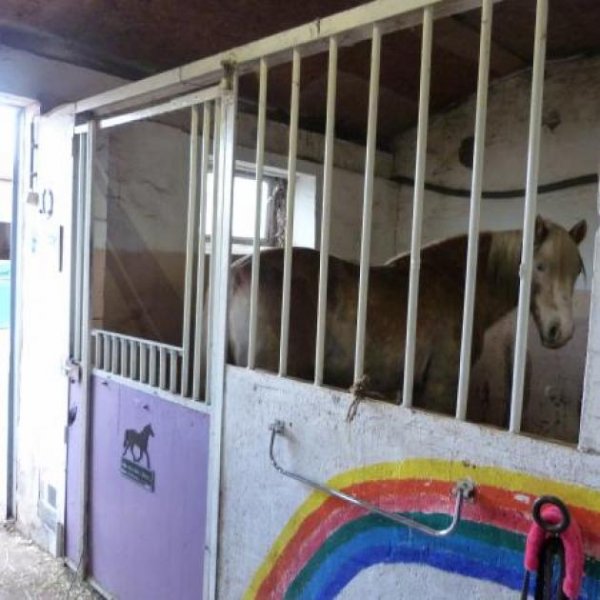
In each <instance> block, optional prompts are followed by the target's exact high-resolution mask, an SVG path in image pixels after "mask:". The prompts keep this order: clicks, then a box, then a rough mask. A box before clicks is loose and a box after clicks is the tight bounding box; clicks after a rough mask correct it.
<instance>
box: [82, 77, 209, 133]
mask: <svg viewBox="0 0 600 600" xmlns="http://www.w3.org/2000/svg"><path fill="white" fill-rule="evenodd" d="M218 96H219V86H213V87H210V88H206V89H204V90H200V91H199V92H193V93H191V94H186V95H185V96H178V97H177V98H173V99H172V100H169V101H167V102H163V103H162V104H155V105H154V106H150V107H148V108H141V109H139V110H136V111H133V112H128V113H125V114H122V115H116V116H114V117H107V118H106V119H100V120H99V121H98V128H99V129H110V128H111V127H117V126H119V125H125V124H127V123H134V122H135V121H142V120H144V119H151V118H152V117H158V116H159V115H164V114H166V113H170V112H174V111H176V110H183V109H184V108H189V107H190V106H194V105H197V104H202V103H203V102H207V101H209V100H214V99H215V98H217V97H218ZM82 127H85V126H84V125H83V126H82V125H78V126H77V127H75V133H79V130H80V129H81V128H82Z"/></svg>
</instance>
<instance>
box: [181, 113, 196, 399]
mask: <svg viewBox="0 0 600 600" xmlns="http://www.w3.org/2000/svg"><path fill="white" fill-rule="evenodd" d="M191 112H192V119H191V125H190V170H189V186H188V213H187V232H186V244H185V283H184V292H183V336H182V342H181V345H182V347H183V365H182V367H181V395H182V396H187V395H188V387H189V385H188V384H189V381H188V380H189V372H190V341H191V322H192V286H193V283H192V282H193V276H194V245H195V243H194V241H195V235H196V206H197V201H198V120H199V112H198V106H197V105H196V106H192V110H191Z"/></svg>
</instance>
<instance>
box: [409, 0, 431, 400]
mask: <svg viewBox="0 0 600 600" xmlns="http://www.w3.org/2000/svg"><path fill="white" fill-rule="evenodd" d="M432 38H433V9H432V8H430V7H429V8H426V9H425V10H424V11H423V39H422V44H421V75H420V77H421V82H420V89H419V120H418V126H417V157H416V165H415V189H414V198H413V219H412V238H411V245H410V277H409V288H408V311H407V316H406V342H405V346H404V348H405V350H404V385H403V390H402V404H403V405H404V406H406V407H410V406H412V393H413V380H414V371H415V343H416V335H417V303H418V300H419V271H420V269H421V229H422V225H423V197H424V192H425V162H426V158H427V128H428V126H429V86H430V80H431V45H432Z"/></svg>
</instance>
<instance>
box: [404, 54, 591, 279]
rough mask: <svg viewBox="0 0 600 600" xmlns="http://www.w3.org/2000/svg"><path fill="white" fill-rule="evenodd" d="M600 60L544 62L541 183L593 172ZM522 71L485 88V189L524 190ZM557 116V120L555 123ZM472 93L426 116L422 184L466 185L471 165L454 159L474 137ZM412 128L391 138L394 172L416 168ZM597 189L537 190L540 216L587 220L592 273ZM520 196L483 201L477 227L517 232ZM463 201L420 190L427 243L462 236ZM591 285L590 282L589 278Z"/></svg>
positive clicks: (525, 92)
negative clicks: (455, 104) (424, 178)
mask: <svg viewBox="0 0 600 600" xmlns="http://www.w3.org/2000/svg"><path fill="white" fill-rule="evenodd" d="M599 71H600V59H599V58H593V59H587V60H573V61H565V62H558V63H549V64H548V66H547V70H546V72H547V75H546V80H545V87H544V126H543V129H542V138H541V148H542V151H541V158H540V175H539V181H540V184H546V183H553V182H556V181H560V180H563V179H569V178H572V177H577V176H580V175H589V174H593V173H596V172H597V166H598V153H599V143H598V140H599V139H600V103H599V102H598V96H599V95H600V79H599V78H598V72H599ZM530 85H531V78H530V73H529V72H528V71H524V72H522V73H520V74H517V75H515V76H513V77H510V78H508V79H505V80H501V81H499V82H497V83H495V84H493V85H492V86H491V89H490V93H489V103H488V120H487V134H486V146H485V167H484V179H483V189H484V190H486V191H488V190H489V191H497V190H507V189H508V190H510V189H523V188H524V187H525V169H526V164H527V162H526V157H527V134H528V118H529V117H528V114H529V93H530ZM557 121H558V122H557ZM474 123H475V104H474V98H472V99H470V100H469V101H468V102H465V103H464V104H462V105H460V106H458V107H456V108H454V109H452V110H450V111H448V112H445V113H441V114H437V115H433V116H432V118H431V120H430V128H429V139H428V153H427V181H428V182H430V183H435V184H438V185H443V186H447V187H451V188H460V189H469V188H470V180H471V170H470V169H467V168H466V167H464V166H463V165H462V164H461V163H460V161H459V159H458V150H459V147H460V143H461V141H462V140H463V139H464V138H466V137H468V136H471V135H473V131H474ZM415 136H416V133H415V131H414V130H412V131H409V132H407V133H406V134H404V135H402V136H399V137H398V138H397V139H396V141H395V157H394V158H395V161H394V173H395V174H401V175H407V176H412V175H413V173H414V151H415ZM596 194H597V186H595V185H593V184H590V185H587V186H582V187H574V188H570V189H565V190H562V191H559V192H553V193H548V194H540V195H539V198H538V208H539V211H538V212H539V213H540V214H542V215H544V216H547V217H548V218H550V219H553V220H555V221H557V222H558V223H561V224H562V225H564V226H570V225H572V224H574V223H575V222H576V221H577V220H578V219H583V218H585V219H587V221H588V225H589V228H590V232H591V233H590V234H589V235H588V237H587V239H586V240H585V241H584V242H583V245H582V254H583V259H584V262H585V265H586V269H587V270H588V273H591V272H592V257H593V246H594V242H593V232H594V231H595V230H596V227H597V224H598V215H597V210H596V206H595V200H596ZM523 201H524V199H523V198H516V199H510V200H484V201H483V204H482V214H481V223H482V229H488V230H502V229H516V228H519V227H520V226H521V223H522V215H523ZM468 204H469V200H468V199H463V198H452V197H449V196H442V195H440V194H437V193H435V192H426V196H425V212H424V222H423V237H424V240H425V241H431V240H435V239H439V238H443V237H447V236H449V235H454V234H459V233H464V232H465V231H466V230H467V224H468ZM411 206H412V189H411V188H409V187H408V186H404V187H403V189H402V191H401V201H400V205H399V210H398V237H397V243H398V251H399V252H400V251H403V250H405V249H407V248H408V247H409V244H410V219H411ZM587 288H588V289H589V281H588V282H587Z"/></svg>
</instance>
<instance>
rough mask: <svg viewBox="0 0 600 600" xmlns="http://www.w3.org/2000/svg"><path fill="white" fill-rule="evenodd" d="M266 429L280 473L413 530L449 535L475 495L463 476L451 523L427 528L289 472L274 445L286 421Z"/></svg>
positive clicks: (271, 451)
mask: <svg viewBox="0 0 600 600" xmlns="http://www.w3.org/2000/svg"><path fill="white" fill-rule="evenodd" d="M269 429H270V430H271V443H270V445H269V458H270V459H271V464H272V465H273V466H274V467H275V469H276V470H277V471H279V473H281V474H282V475H285V476H286V477H289V478H290V479H295V480H296V481H299V482H300V483H304V484H305V485H308V486H309V487H311V488H313V489H315V490H318V491H320V492H323V493H325V494H328V495H329V496H333V497H334V498H339V499H340V500H343V501H344V502H348V503H349V504H353V505H354V506H359V507H360V508H363V509H364V510H365V511H367V512H368V513H371V514H375V515H379V516H381V517H384V518H386V519H389V520H391V521H394V522H395V523H398V524H400V525H405V526H406V527H410V528H412V529H416V530H417V531H420V532H422V533H425V534H427V535H431V536H433V537H446V536H449V535H450V534H452V533H453V532H454V531H455V530H456V528H457V527H458V524H459V523H460V520H461V516H462V509H463V504H464V502H465V500H471V499H473V498H474V496H475V484H474V483H473V482H472V481H470V480H468V479H463V480H460V481H458V482H457V483H456V485H455V486H454V489H453V491H452V493H453V495H455V496H456V502H455V504H454V513H453V515H452V520H451V521H450V524H449V525H448V526H447V527H445V528H444V529H434V528H433V527H429V526H428V525H425V524H423V523H420V522H419V521H415V520H414V519H411V518H409V517H405V516H403V515H401V514H397V513H392V512H388V511H386V510H383V509H381V508H379V507H378V506H375V505H374V504H371V503H370V502H365V501H364V500H361V499H360V498H356V497H355V496H352V495H350V494H346V493H345V492H342V491H340V490H336V489H335V488H332V487H329V486H327V485H324V484H322V483H318V482H316V481H314V480H312V479H309V478H308V477H304V476H303V475H299V474H298V473H293V472H291V471H288V470H287V469H284V468H283V467H282V466H281V465H280V464H279V463H278V462H277V460H276V459H275V456H274V448H275V438H276V437H277V436H278V435H281V436H283V435H285V424H284V423H283V421H280V420H277V421H275V422H274V423H272V424H271V425H270V427H269Z"/></svg>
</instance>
